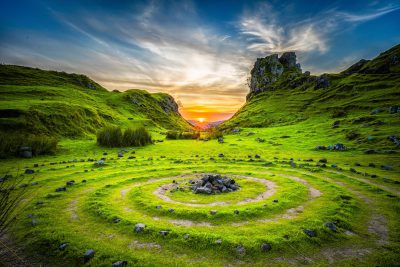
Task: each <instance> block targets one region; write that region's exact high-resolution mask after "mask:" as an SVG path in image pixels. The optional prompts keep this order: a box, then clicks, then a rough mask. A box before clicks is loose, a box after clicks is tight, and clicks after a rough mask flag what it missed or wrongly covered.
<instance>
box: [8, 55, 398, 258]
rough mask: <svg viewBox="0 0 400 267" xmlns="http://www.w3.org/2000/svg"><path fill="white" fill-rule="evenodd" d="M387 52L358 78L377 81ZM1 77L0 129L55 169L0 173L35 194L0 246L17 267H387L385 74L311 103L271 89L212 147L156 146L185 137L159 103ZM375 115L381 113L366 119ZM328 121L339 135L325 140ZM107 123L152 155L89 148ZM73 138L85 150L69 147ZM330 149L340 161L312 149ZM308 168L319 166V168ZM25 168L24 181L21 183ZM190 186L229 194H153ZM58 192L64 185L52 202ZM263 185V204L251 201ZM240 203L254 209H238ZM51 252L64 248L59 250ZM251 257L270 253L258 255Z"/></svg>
mask: <svg viewBox="0 0 400 267" xmlns="http://www.w3.org/2000/svg"><path fill="white" fill-rule="evenodd" d="M397 50H398V48H395V49H394V50H393V51H394V53H397V52H396V51H397ZM393 51H392V50H390V51H389V52H388V53H385V54H382V56H381V57H380V58H378V61H371V62H369V63H366V64H368V65H365V66H364V67H363V68H365V69H363V70H366V69H369V68H372V69H382V68H381V67H380V66H382V62H381V61H382V60H383V61H385V60H387V59H388V58H390V57H391V56H392V55H393ZM4 68H6V69H7V68H9V69H8V70H7V71H6V72H5V73H10V69H11V70H13V68H15V70H13V71H16V72H17V73H16V74H15V77H16V78H15V79H13V78H12V77H11V78H9V77H8V78H6V79H5V81H4V83H2V85H0V93H1V95H2V97H3V98H2V100H1V102H0V103H1V114H2V116H1V119H0V122H1V126H2V127H3V129H5V128H7V129H9V130H7V132H8V131H12V129H14V130H15V129H23V130H24V131H28V130H29V131H32V130H33V129H35V131H36V130H37V132H38V133H42V132H43V133H46V131H50V130H51V131H52V134H59V133H62V135H63V137H62V138H61V140H60V142H59V144H58V148H57V153H56V154H55V155H42V156H38V157H36V158H32V159H17V158H9V159H5V160H1V161H0V169H1V170H2V172H3V173H10V174H12V175H13V176H14V177H18V178H21V177H25V178H27V179H29V178H30V179H31V180H32V181H34V182H38V184H31V183H29V185H28V187H23V188H25V190H26V194H25V199H24V201H23V202H24V204H25V205H26V206H25V207H26V208H25V209H22V208H21V209H20V210H18V211H19V213H18V214H19V217H18V220H16V221H15V223H14V224H13V225H12V228H11V229H10V233H9V235H10V236H11V237H12V239H13V240H14V241H15V242H16V243H17V244H19V245H20V246H21V247H22V249H23V250H22V251H23V253H25V254H26V255H27V256H28V258H29V259H34V261H37V262H40V263H43V264H44V265H49V266H80V265H83V254H84V253H85V251H86V250H87V249H94V250H95V251H96V254H95V256H94V258H93V259H91V260H90V261H89V262H88V263H87V264H86V266H110V265H111V264H112V263H113V262H115V261H117V260H126V261H128V266H271V265H272V266H302V265H311V266H327V265H332V266H377V265H379V266H396V265H398V255H399V254H400V243H399V233H400V225H399V223H398V221H399V219H400V215H399V214H400V201H399V200H400V199H399V197H400V160H399V159H400V157H399V152H400V150H399V147H398V146H396V144H394V143H393V142H392V141H390V140H389V139H388V136H389V135H393V134H398V132H399V131H398V130H399V126H400V125H399V124H400V121H399V114H390V113H389V112H388V108H389V106H391V105H395V104H397V103H398V102H399V93H398V84H399V81H400V80H399V79H400V78H399V76H398V68H397V67H396V66H394V67H391V68H390V70H391V72H390V73H387V72H386V73H385V72H378V73H366V72H358V73H354V74H351V75H348V74H345V73H341V74H336V75H330V76H329V77H330V78H331V79H332V80H331V82H332V83H331V86H330V87H329V88H326V89H319V90H314V89H313V88H312V87H313V86H312V85H311V84H308V85H307V84H305V85H304V86H302V87H300V88H294V89H289V88H288V87H287V85H286V84H285V82H284V81H278V83H280V86H281V88H280V89H279V90H275V91H271V92H264V93H261V94H259V95H256V96H253V97H252V98H251V100H250V101H249V102H247V103H246V105H245V106H244V107H243V108H242V109H241V110H240V111H239V112H238V113H237V114H236V115H235V116H234V117H233V118H232V119H231V120H229V121H227V122H225V123H224V124H223V125H222V126H221V130H224V132H223V134H224V135H223V142H222V143H220V142H219V140H216V139H211V140H209V141H205V140H204V139H201V138H200V139H196V140H194V139H186V140H171V139H167V138H166V133H167V131H168V129H174V130H176V131H177V132H183V131H187V130H189V129H188V128H186V126H185V123H182V118H181V117H179V116H178V115H176V114H175V113H174V111H173V110H171V109H170V108H173V106H171V105H166V104H165V103H169V102H170V100H171V99H170V98H169V97H168V96H166V95H164V94H148V93H146V92H144V91H138V90H134V91H129V92H126V93H116V92H115V93H109V92H105V91H104V90H102V88H100V87H98V86H97V85H94V89H90V88H88V87H87V82H88V81H87V80H85V79H84V77H76V76H74V75H72V76H71V75H66V74H60V73H52V72H50V73H48V72H44V73H42V72H41V71H38V70H32V69H20V68H18V67H9V66H8V67H4V66H2V68H0V69H3V71H4ZM25 72H28V74H29V75H23V74H24V73H25ZM34 73H35V75H39V77H37V79H36V78H35V76H32V74H34ZM53 75H55V77H54V76H53ZM3 76H4V75H3ZM16 79H21V84H20V85H18V84H15V83H16ZM25 79H26V80H25ZM76 79H78V80H80V81H83V82H81V83H79V82H78V83H77V81H76ZM82 84H83V86H82ZM85 84H86V86H85ZM90 87H91V86H90ZM3 99H4V100H3ZM27 99H29V100H27ZM42 99H43V100H42ZM23 100H24V101H23ZM132 103H134V104H133V105H132ZM155 103H158V104H155ZM170 104H171V103H170ZM39 105H40V108H39ZM376 108H379V109H381V111H380V112H378V113H374V114H371V111H372V110H373V109H376ZM5 115H7V116H8V117H7V116H5ZM71 116H72V118H73V119H72V120H71V119H69V120H67V119H66V118H67V117H68V118H70V117H71ZM166 116H167V118H168V120H167V121H165V120H164V119H165V118H166ZM129 117H132V118H133V119H132V120H130V119H128V118H129ZM27 118H29V120H28V119H27ZM49 118H51V119H49ZM39 121H40V123H39ZM83 121H85V122H83ZM336 121H339V124H338V125H339V127H335V128H333V127H332V125H333V124H334V123H335V122H336ZM110 122H111V124H112V125H114V126H117V127H121V128H123V129H127V128H129V127H138V126H145V127H146V129H148V131H149V133H150V134H151V136H152V138H153V139H154V140H158V141H159V142H155V143H154V145H150V146H143V147H133V146H128V145H125V146H124V147H115V148H108V147H101V146H98V145H97V143H96V136H95V135H94V133H95V132H96V131H95V130H97V129H99V128H101V127H103V126H104V125H108V124H109V123H110ZM335 124H337V123H335ZM179 125H180V126H181V128H180V129H179V127H180V126H179ZM250 126H251V127H250ZM13 127H14V128H13ZM232 128H239V132H237V131H236V130H235V132H234V131H231V129H232ZM52 129H54V130H52ZM78 133H84V135H83V136H84V137H81V138H76V136H77V134H78ZM215 133H216V136H215V137H218V136H220V134H222V131H216V132H215ZM211 134H213V133H211ZM203 135H204V136H207V133H202V136H203ZM70 136H74V138H69V137H70ZM121 136H122V132H121V134H120V137H121ZM120 137H119V138H120ZM336 143H343V144H344V145H345V146H346V147H347V150H346V151H333V150H316V149H315V147H316V146H319V145H324V146H328V145H332V144H336ZM367 149H373V150H374V152H375V153H372V154H367V153H365V150H367ZM121 151H123V157H118V153H120V152H121ZM221 154H223V155H221ZM256 155H257V156H256ZM100 158H106V159H105V164H104V165H102V166H98V165H96V164H95V161H96V160H99V159H100ZM320 159H326V161H327V163H326V166H325V167H323V166H321V164H319V162H318V161H319V160H320ZM34 164H35V165H34ZM383 165H385V166H390V167H391V168H392V169H390V168H389V170H388V168H386V169H385V168H382V167H381V166H383ZM33 166H37V167H33ZM26 168H30V169H33V170H34V171H35V173H34V174H23V173H24V170H25V169H26ZM203 173H218V174H222V175H227V176H234V177H236V178H235V179H237V182H238V183H239V184H240V185H241V189H240V190H238V191H236V192H232V193H226V194H216V195H210V196H206V195H197V194H193V193H192V192H191V191H190V190H185V191H183V192H182V191H174V192H171V191H166V192H165V196H167V197H168V198H165V197H160V195H159V194H157V192H158V190H161V189H160V187H163V186H165V185H169V184H171V183H172V182H173V180H175V181H176V182H184V181H187V180H189V179H191V178H194V177H198V175H201V174H203ZM22 175H23V176H22ZM18 178H14V179H18ZM251 178H257V179H251ZM71 180H74V181H75V184H74V185H72V186H67V190H66V191H63V192H55V190H56V188H59V187H62V186H66V182H68V181H71ZM261 181H264V182H261ZM266 182H268V185H269V186H266V185H265V183H266ZM272 184H273V185H274V190H275V192H274V193H273V194H271V195H268V196H265V197H264V198H258V197H259V196H260V194H262V193H263V192H265V190H271V189H273V186H271V185H272ZM18 190H21V189H20V188H19V187H18V186H17V188H16V192H18ZM249 199H253V200H254V199H255V200H254V201H250V202H249V201H244V200H249ZM274 200H278V201H274ZM38 201H39V203H40V201H42V202H43V204H38ZM222 202H223V204H222ZM157 206H160V207H157ZM171 208H172V209H173V211H172V212H171V211H170V209H171ZM211 210H215V211H216V214H211V213H210V211H211ZM236 210H237V211H238V212H235V211H236ZM327 222H334V223H335V225H336V226H337V231H336V232H335V231H332V230H330V229H328V227H327V226H326V223H327ZM137 223H144V224H145V225H146V228H145V229H144V231H143V232H140V233H136V232H135V231H134V227H135V225H136V224H137ZM305 229H311V230H312V231H314V233H315V234H316V236H315V237H309V236H308V235H306V234H305V232H304V230H305ZM160 231H168V235H166V236H163V235H161V234H160ZM63 243H68V244H69V245H68V247H67V248H66V249H65V250H60V249H59V246H60V244H63ZM263 244H269V245H270V246H271V250H270V251H268V252H265V251H264V252H263V251H262V250H261V246H262V245H263ZM238 247H239V248H241V247H243V248H244V249H245V253H239V251H238Z"/></svg>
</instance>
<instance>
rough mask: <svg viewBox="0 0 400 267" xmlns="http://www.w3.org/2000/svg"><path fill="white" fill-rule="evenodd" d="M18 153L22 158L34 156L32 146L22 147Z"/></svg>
mask: <svg viewBox="0 0 400 267" xmlns="http://www.w3.org/2000/svg"><path fill="white" fill-rule="evenodd" d="M18 155H19V156H20V157H21V158H32V148H31V147H20V148H19V153H18Z"/></svg>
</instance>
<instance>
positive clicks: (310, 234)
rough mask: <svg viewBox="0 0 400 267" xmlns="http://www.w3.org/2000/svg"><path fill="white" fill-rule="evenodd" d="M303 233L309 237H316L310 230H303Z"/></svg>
mask: <svg viewBox="0 0 400 267" xmlns="http://www.w3.org/2000/svg"><path fill="white" fill-rule="evenodd" d="M303 232H304V233H305V234H306V235H308V236H309V237H316V236H317V233H316V232H315V231H314V230H311V229H304V230H303Z"/></svg>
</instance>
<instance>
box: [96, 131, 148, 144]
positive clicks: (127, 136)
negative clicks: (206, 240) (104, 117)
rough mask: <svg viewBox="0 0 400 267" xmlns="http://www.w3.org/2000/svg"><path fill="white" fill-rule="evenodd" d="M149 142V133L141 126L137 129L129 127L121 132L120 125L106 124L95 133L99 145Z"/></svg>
mask: <svg viewBox="0 0 400 267" xmlns="http://www.w3.org/2000/svg"><path fill="white" fill-rule="evenodd" d="M151 143H152V140H151V135H150V133H149V132H148V131H147V130H146V129H145V128H143V127H140V128H137V129H132V128H129V129H126V130H125V131H124V133H122V130H121V128H120V127H117V126H107V127H105V128H103V129H101V130H100V131H98V133H97V144H98V145H100V146H106V147H121V146H145V145H147V144H151Z"/></svg>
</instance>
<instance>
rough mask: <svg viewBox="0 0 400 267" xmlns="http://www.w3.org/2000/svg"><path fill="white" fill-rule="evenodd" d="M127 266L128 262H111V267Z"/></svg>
mask: <svg viewBox="0 0 400 267" xmlns="http://www.w3.org/2000/svg"><path fill="white" fill-rule="evenodd" d="M125 266H128V262H127V261H116V262H113V264H112V267H125Z"/></svg>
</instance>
